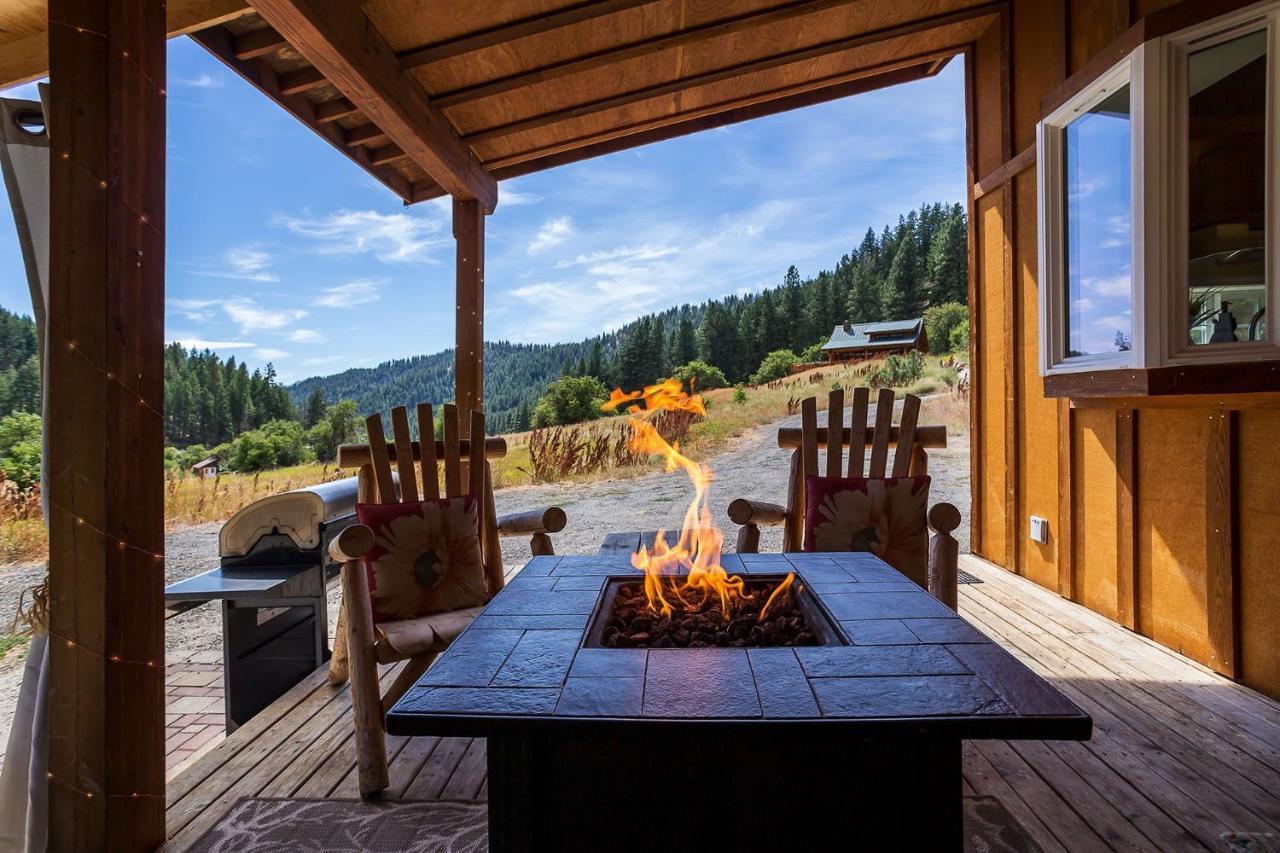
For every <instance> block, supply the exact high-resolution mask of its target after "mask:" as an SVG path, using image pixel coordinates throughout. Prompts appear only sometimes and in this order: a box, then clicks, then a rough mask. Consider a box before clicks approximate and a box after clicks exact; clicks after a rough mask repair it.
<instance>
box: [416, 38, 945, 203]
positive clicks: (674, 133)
mask: <svg viewBox="0 0 1280 853" xmlns="http://www.w3.org/2000/svg"><path fill="white" fill-rule="evenodd" d="M948 50H949V51H950V52H951V53H952V54H954V53H955V52H957V49H955V48H948ZM940 59H941V61H942V62H943V64H944V65H945V57H941V56H935V55H934V54H925V55H923V56H920V57H915V58H913V59H909V60H904V61H903V62H899V63H894V64H892V65H886V66H884V67H877V69H864V71H863V72H862V73H860V74H859V76H857V77H852V78H851V76H850V74H849V73H846V74H842V75H836V76H833V77H830V78H825V79H824V80H819V81H808V82H806V83H804V84H799V85H797V86H794V87H788V88H787V89H782V90H776V91H775V92H772V93H762V94H760V95H753V96H750V97H748V98H743V99H740V100H737V101H733V102H729V103H724V104H717V105H715V106H712V107H703V108H701V109H698V110H691V111H689V112H687V113H680V114H677V115H673V116H664V117H662V118H661V119H655V120H654V121H652V122H645V123H641V124H637V125H633V126H632V127H630V128H628V129H626V130H623V131H621V132H617V131H611V132H609V133H607V134H599V135H595V136H591V137H584V138H582V139H580V140H577V141H576V142H575V143H574V144H573V146H572V147H571V146H570V144H564V145H555V146H546V147H543V148H539V149H535V150H532V151H526V152H522V153H520V154H513V155H511V156H510V157H503V158H501V159H499V160H494V161H493V162H491V163H487V164H485V165H486V167H487V168H489V169H491V172H490V174H492V175H493V176H494V178H496V179H497V180H499V181H504V180H507V179H509V178H515V177H519V176H521V175H528V174H532V173H534V172H541V171H543V170H546V169H553V168H555V167H556V166H564V165H567V164H569V163H577V162H580V161H582V160H589V159H591V158H593V157H601V156H604V155H606V154H613V153H616V152H618V151H626V150H629V149H632V148H639V147H641V146H644V145H649V144H650V143H654V142H662V141H664V140H667V139H674V138H676V137H680V136H687V135H689V134H693V133H700V132H702V131H706V130H713V129H715V128H718V127H725V126H727V125H730V124H737V123H739V122H743V121H749V120H751V119H756V118H762V117H764V116H769V115H774V114H776V113H782V112H787V111H788V110H794V109H799V108H801V107H808V106H813V105H815V104H821V103H825V102H827V101H833V100H836V99H838V98H846V97H849V96H851V95H858V94H862V93H863V92H869V91H873V90H875V89H881V88H884V87H886V86H896V85H898V84H899V83H909V82H912V81H914V80H920V79H923V78H925V77H929V76H932V74H933V73H936V72H935V71H934V70H933V69H934V68H940V67H941V66H938V62H939V60H940ZM907 63H914V64H910V65H907ZM855 73H856V72H855ZM765 98H767V99H765ZM442 195H444V192H443V191H442V190H441V189H440V188H439V187H437V186H435V185H433V184H431V183H430V182H426V181H415V182H414V184H413V191H412V203H416V202H421V201H428V200H430V199H433V198H439V197H440V196H442Z"/></svg>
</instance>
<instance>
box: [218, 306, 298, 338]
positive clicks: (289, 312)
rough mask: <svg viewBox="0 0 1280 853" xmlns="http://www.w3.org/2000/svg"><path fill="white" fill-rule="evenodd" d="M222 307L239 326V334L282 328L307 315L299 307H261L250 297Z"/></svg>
mask: <svg viewBox="0 0 1280 853" xmlns="http://www.w3.org/2000/svg"><path fill="white" fill-rule="evenodd" d="M222 309H223V310H224V311H226V312H227V316H228V317H230V318H231V320H232V322H234V323H235V324H236V325H238V326H239V327H240V333H241V334H249V333H250V332H254V331H258V330H266V331H275V330H277V329H283V328H285V327H286V326H289V325H291V324H293V323H296V322H297V321H299V320H301V319H302V318H303V317H305V316H307V312H306V311H303V310H302V309H300V308H263V307H262V306H260V305H258V303H256V302H254V301H253V300H252V299H236V300H233V301H231V302H228V303H227V304H225V305H223V306H222Z"/></svg>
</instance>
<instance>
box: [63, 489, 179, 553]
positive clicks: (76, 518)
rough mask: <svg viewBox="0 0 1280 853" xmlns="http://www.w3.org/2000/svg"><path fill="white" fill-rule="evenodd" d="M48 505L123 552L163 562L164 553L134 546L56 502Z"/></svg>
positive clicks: (77, 525)
mask: <svg viewBox="0 0 1280 853" xmlns="http://www.w3.org/2000/svg"><path fill="white" fill-rule="evenodd" d="M48 503H49V506H51V507H53V508H54V509H56V510H58V511H59V512H61V513H64V514H65V515H67V516H69V517H70V518H71V520H72V521H74V522H75V523H76V527H87V528H88V529H89V530H91V531H93V532H94V533H96V534H98V535H99V536H101V537H102V538H103V539H105V540H107V541H108V542H111V543H113V544H114V545H115V546H116V547H117V548H118V549H120V550H121V551H125V550H128V551H133V552H135V553H138V554H141V555H143V556H144V557H150V558H151V559H153V560H155V561H157V562H163V560H164V552H157V551H150V550H148V549H146V548H140V547H139V546H137V545H134V544H133V543H132V542H129V541H128V540H126V539H121V538H119V537H117V536H112V535H111V534H110V533H108V532H107V531H105V530H103V529H102V528H101V527H98V526H96V525H93V524H90V523H89V522H88V521H86V520H85V519H84V518H83V517H81V516H79V515H76V514H75V513H74V512H72V511H71V510H69V509H67V508H66V507H64V506H62V505H61V504H59V503H57V502H56V501H53V500H50V501H49V502H48Z"/></svg>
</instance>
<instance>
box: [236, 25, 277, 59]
mask: <svg viewBox="0 0 1280 853" xmlns="http://www.w3.org/2000/svg"><path fill="white" fill-rule="evenodd" d="M287 44H288V42H287V41H285V40H284V36H282V35H280V34H279V33H278V32H276V31H275V30H273V29H271V27H263V28H262V29H260V30H254V31H253V32H251V33H245V34H243V35H239V36H236V59H256V58H257V57H259V56H270V55H271V54H273V53H275V52H276V51H277V50H279V49H280V48H282V47H285V46H286V45H287Z"/></svg>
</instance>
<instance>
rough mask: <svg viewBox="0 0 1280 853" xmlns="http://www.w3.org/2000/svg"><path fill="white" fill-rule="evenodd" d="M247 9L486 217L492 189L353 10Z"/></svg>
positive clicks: (324, 4) (278, 4) (335, 5)
mask: <svg viewBox="0 0 1280 853" xmlns="http://www.w3.org/2000/svg"><path fill="white" fill-rule="evenodd" d="M254 8H256V9H257V11H258V14H260V15H261V16H262V17H263V18H264V19H266V21H267V23H269V24H271V26H273V27H275V29H276V30H277V31H278V32H279V33H280V34H281V35H283V36H284V37H285V38H286V39H288V41H289V44H291V45H292V46H293V47H294V48H295V49H296V50H298V52H299V53H301V54H302V55H303V56H305V57H306V58H307V59H308V60H309V61H310V62H311V64H312V65H313V66H315V68H316V69H317V71H318V72H319V73H321V74H323V75H324V77H326V78H327V79H328V81H329V82H330V83H332V84H333V86H334V87H335V88H336V89H337V90H338V91H340V92H342V94H343V95H344V96H346V98H347V99H348V100H350V101H351V103H353V104H355V105H356V106H358V107H359V108H360V111H361V112H362V113H364V115H365V116H366V117H368V119H369V120H370V121H371V122H373V123H374V124H376V125H378V126H379V127H381V128H382V129H383V131H385V132H386V134H387V138H388V139H390V140H391V141H392V142H394V143H395V144H396V145H398V146H400V148H401V149H402V150H403V151H404V152H405V153H406V154H407V155H408V156H409V158H410V159H412V160H413V161H414V162H415V163H417V164H418V165H419V166H421V167H422V169H423V170H424V171H426V173H427V174H428V175H430V176H431V177H432V178H433V179H435V180H436V181H438V182H439V183H440V185H441V186H443V187H444V188H445V189H446V190H448V192H449V193H450V194H451V195H453V196H454V197H455V198H462V199H475V200H477V201H479V202H480V203H481V205H482V206H483V207H484V209H485V210H486V211H491V210H493V208H494V206H495V205H496V204H497V202H498V186H497V184H496V183H495V182H494V180H493V178H492V177H490V176H489V174H488V173H487V172H485V170H484V167H483V166H482V165H481V164H480V161H479V160H478V159H476V157H475V155H474V154H472V153H471V151H470V150H469V149H468V148H467V146H466V145H464V144H463V142H462V141H461V140H460V139H459V138H458V135H457V133H455V132H454V130H453V127H452V126H451V125H450V124H449V122H448V121H447V120H446V119H445V118H444V116H443V115H441V114H440V112H439V111H438V110H436V109H435V108H434V107H432V106H431V105H430V104H429V103H428V99H427V93H426V91H425V90H424V89H423V88H422V86H421V84H419V83H418V81H417V79H416V78H414V77H413V76H411V75H408V74H404V73H402V71H401V69H400V63H399V61H398V60H397V59H396V56H395V53H394V52H392V50H391V47H390V46H389V45H388V44H387V43H386V40H385V39H383V37H382V36H381V35H380V34H379V33H378V32H377V30H376V29H374V27H373V26H372V25H371V24H370V23H369V22H368V20H367V19H366V18H365V16H364V13H363V12H362V11H361V10H360V8H359V6H358V5H356V4H353V3H347V2H338V0H255V2H254ZM313 111H314V107H313ZM326 126H327V127H332V125H326ZM357 150H360V151H363V149H357Z"/></svg>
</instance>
